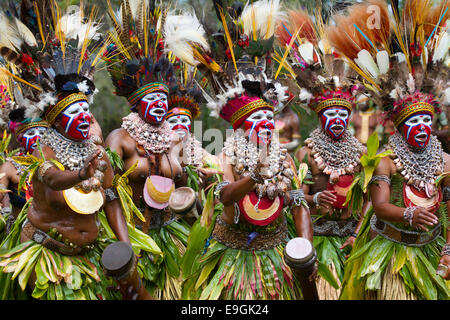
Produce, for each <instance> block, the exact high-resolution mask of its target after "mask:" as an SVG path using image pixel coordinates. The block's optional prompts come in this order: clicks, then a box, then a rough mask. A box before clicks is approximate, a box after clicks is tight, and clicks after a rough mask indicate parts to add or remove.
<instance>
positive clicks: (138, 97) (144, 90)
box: [127, 82, 169, 106]
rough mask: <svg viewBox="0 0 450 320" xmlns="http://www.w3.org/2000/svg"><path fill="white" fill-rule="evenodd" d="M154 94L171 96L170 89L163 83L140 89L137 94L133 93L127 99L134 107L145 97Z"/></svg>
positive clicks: (148, 85) (153, 83)
mask: <svg viewBox="0 0 450 320" xmlns="http://www.w3.org/2000/svg"><path fill="white" fill-rule="evenodd" d="M153 92H164V93H165V94H167V95H168V94H169V87H168V86H167V85H165V84H164V83H161V82H152V83H149V84H147V85H145V86H143V87H140V88H139V89H137V90H136V91H135V92H133V93H132V94H131V95H130V96H129V97H128V98H127V99H128V102H129V103H130V104H131V105H132V106H134V105H135V104H136V103H137V102H138V101H139V100H141V99H142V98H143V97H145V96H146V95H147V94H149V93H153Z"/></svg>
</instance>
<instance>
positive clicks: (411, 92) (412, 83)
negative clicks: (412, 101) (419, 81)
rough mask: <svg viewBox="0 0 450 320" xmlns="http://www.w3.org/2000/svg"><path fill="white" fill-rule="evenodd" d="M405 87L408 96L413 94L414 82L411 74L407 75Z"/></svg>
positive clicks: (414, 89)
mask: <svg viewBox="0 0 450 320" xmlns="http://www.w3.org/2000/svg"><path fill="white" fill-rule="evenodd" d="M406 85H407V86H408V91H409V93H410V94H413V93H414V92H415V91H416V82H415V81H414V77H413V76H412V74H411V73H409V74H408V80H407V81H406Z"/></svg>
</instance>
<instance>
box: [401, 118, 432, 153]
mask: <svg viewBox="0 0 450 320" xmlns="http://www.w3.org/2000/svg"><path fill="white" fill-rule="evenodd" d="M432 121H433V119H432V117H431V116H430V115H428V114H418V115H414V116H412V117H411V118H409V119H408V120H407V121H406V122H405V123H404V124H403V127H402V134H403V137H404V138H405V140H406V141H407V142H408V143H409V144H410V145H411V146H413V147H417V148H425V147H426V146H427V145H428V142H429V141H430V136H431V124H432Z"/></svg>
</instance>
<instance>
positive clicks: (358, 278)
mask: <svg viewBox="0 0 450 320" xmlns="http://www.w3.org/2000/svg"><path fill="white" fill-rule="evenodd" d="M370 217H371V215H370V214H368V215H366V217H365V222H363V226H362V228H361V232H360V236H359V237H358V239H357V240H356V242H355V246H354V248H353V251H352V254H351V256H350V257H349V259H348V260H347V262H346V264H345V273H344V280H343V283H342V291H341V296H340V299H343V300H362V299H392V300H406V299H425V300H449V299H450V281H446V280H444V279H443V278H441V277H440V276H438V275H436V268H437V265H438V263H439V260H440V252H441V249H442V246H443V245H444V244H445V240H444V238H442V237H441V236H439V237H438V238H437V239H436V240H435V241H433V242H432V243H429V244H427V245H424V246H422V247H412V246H406V245H403V244H399V243H395V242H392V241H390V240H387V239H385V238H384V237H382V236H380V235H377V236H376V237H374V238H373V239H370V224H369V223H368V221H369V220H370Z"/></svg>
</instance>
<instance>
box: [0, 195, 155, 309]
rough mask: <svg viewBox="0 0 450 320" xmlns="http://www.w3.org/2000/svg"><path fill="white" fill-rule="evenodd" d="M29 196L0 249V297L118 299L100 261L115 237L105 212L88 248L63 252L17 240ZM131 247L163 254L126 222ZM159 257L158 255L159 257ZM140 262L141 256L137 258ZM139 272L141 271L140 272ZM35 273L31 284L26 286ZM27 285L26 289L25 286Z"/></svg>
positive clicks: (135, 249)
mask: <svg viewBox="0 0 450 320" xmlns="http://www.w3.org/2000/svg"><path fill="white" fill-rule="evenodd" d="M31 200H32V199H30V200H29V201H28V202H27V204H26V205H25V206H24V208H23V210H22V212H21V213H20V214H19V216H18V218H17V219H16V221H15V223H14V225H13V227H12V230H11V232H10V233H9V234H8V236H7V237H6V238H5V239H4V241H3V242H2V244H1V250H0V292H1V293H2V295H1V296H0V298H1V299H2V300H5V299H6V300H12V299H30V298H35V299H42V300H83V299H86V300H97V299H102V300H116V299H121V295H120V293H119V292H118V291H117V290H111V288H113V287H114V286H116V282H115V281H114V280H112V279H111V278H107V277H106V276H105V275H104V274H103V270H102V267H101V265H100V260H101V255H102V252H103V250H104V249H105V248H106V247H107V246H108V245H109V244H111V243H113V242H114V241H117V240H116V239H115V237H114V234H113V233H112V230H111V229H110V227H109V225H108V224H107V220H106V216H105V214H104V213H103V212H100V213H99V219H100V222H101V228H100V233H99V236H98V238H97V240H96V241H95V242H94V243H93V244H92V245H91V249H90V250H89V251H87V252H86V253H85V254H83V255H79V256H65V255H62V254H60V253H58V252H55V251H52V250H49V249H47V248H45V247H44V246H42V245H41V244H39V243H36V242H34V241H27V242H23V243H20V233H21V229H22V225H23V222H24V220H25V218H26V212H27V210H28V207H29V204H30V203H31ZM128 232H129V236H130V242H131V244H132V247H133V251H134V252H135V253H136V254H137V255H138V256H139V255H141V256H142V255H143V254H144V255H146V254H152V255H154V256H155V257H160V256H161V255H162V253H161V251H160V250H159V248H158V246H156V244H155V242H154V241H153V240H152V239H151V238H150V237H149V236H147V235H145V234H143V233H142V232H140V231H139V230H136V229H134V228H133V227H131V226H130V225H128ZM159 260H161V259H159ZM139 266H142V260H141V259H140V260H139ZM141 276H142V275H141ZM31 277H33V279H34V277H35V281H34V288H32V289H31V288H30V287H29V286H28V282H29V280H30V278H31ZM27 287H28V289H27Z"/></svg>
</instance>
